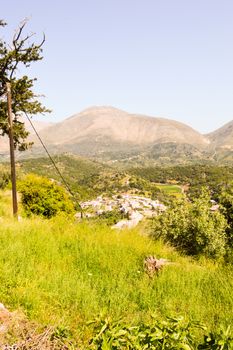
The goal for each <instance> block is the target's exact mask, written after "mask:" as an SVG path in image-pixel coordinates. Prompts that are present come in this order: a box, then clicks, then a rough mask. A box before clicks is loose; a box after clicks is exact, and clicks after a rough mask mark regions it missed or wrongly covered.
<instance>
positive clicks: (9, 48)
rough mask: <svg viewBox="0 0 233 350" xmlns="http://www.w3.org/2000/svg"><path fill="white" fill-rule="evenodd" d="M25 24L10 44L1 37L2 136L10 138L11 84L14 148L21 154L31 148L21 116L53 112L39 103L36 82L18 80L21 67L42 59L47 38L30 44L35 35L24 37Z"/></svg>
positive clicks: (0, 112) (2, 23) (24, 78)
mask: <svg viewBox="0 0 233 350" xmlns="http://www.w3.org/2000/svg"><path fill="white" fill-rule="evenodd" d="M26 24H27V21H26V20H25V21H23V22H22V23H21V24H20V26H19V28H18V30H17V31H16V33H15V35H14V36H13V39H12V41H11V42H10V43H6V42H5V40H4V39H3V38H1V37H0V136H1V135H2V136H3V135H5V134H8V123H7V101H6V83H7V82H10V83H11V94H12V112H13V115H14V118H13V130H14V145H15V148H18V149H19V150H21V151H22V150H25V149H27V148H28V146H29V143H27V142H26V138H27V136H28V135H29V133H28V131H26V129H25V125H24V123H23V122H21V121H19V116H20V115H22V114H23V113H27V114H28V115H30V116H32V115H35V114H38V113H46V112H50V111H49V110H48V109H47V108H46V107H44V106H43V105H42V104H41V102H40V101H39V100H38V95H36V94H35V93H34V92H33V85H34V82H35V81H36V78H33V79H31V78H29V77H28V76H26V75H24V76H22V77H18V76H17V72H18V68H19V67H20V66H24V67H29V66H30V65H31V63H32V62H36V61H39V60H41V59H42V58H43V57H42V46H43V44H44V41H45V37H43V40H42V41H41V42H40V43H39V44H35V43H33V42H32V43H31V42H30V39H31V37H32V36H33V34H31V35H25V34H24V30H25V26H26ZM5 26H6V23H5V22H4V21H3V20H0V29H3V28H4V27H5Z"/></svg>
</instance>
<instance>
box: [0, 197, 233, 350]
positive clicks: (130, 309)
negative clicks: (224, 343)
mask: <svg viewBox="0 0 233 350" xmlns="http://www.w3.org/2000/svg"><path fill="white" fill-rule="evenodd" d="M8 200H9V197H8V196H7V193H5V192H2V195H1V198H0V207H1V212H2V214H3V213H6V208H7V206H8V209H9V203H8ZM21 210H22V209H21ZM1 220H3V221H2V222H3V223H4V224H3V225H1V232H0V242H1V251H0V268H1V289H0V300H1V302H3V303H4V304H5V305H6V306H7V307H8V308H10V309H11V310H20V309H22V310H23V311H24V312H25V313H26V315H27V317H28V318H29V319H30V320H33V321H36V322H37V323H39V324H41V325H48V324H49V325H51V326H53V327H58V329H60V330H61V329H66V330H67V332H68V334H70V337H71V338H72V339H79V340H80V344H84V345H83V348H84V349H88V348H89V345H88V342H89V339H90V337H92V339H94V338H95V336H94V334H96V336H97V334H99V331H98V332H97V331H95V329H96V328H95V327H96V324H92V325H89V326H88V325H86V322H87V321H89V320H91V319H93V318H95V317H98V315H101V314H102V315H106V316H108V317H111V318H112V319H113V320H118V319H119V318H121V319H122V320H123V323H124V324H125V325H126V324H128V325H129V327H131V326H136V327H139V328H138V334H139V335H138V341H139V340H140V339H141V336H140V334H141V332H142V329H143V327H144V329H145V330H147V332H152V333H153V334H154V333H155V332H156V330H155V329H154V328H153V327H154V326H153V325H155V323H153V322H152V323H151V321H150V315H151V314H154V313H155V314H156V320H157V322H156V324H157V327H161V324H160V321H163V320H164V318H165V316H166V315H167V316H173V315H183V316H184V317H185V321H187V322H188V320H192V319H193V320H199V321H201V322H203V323H205V324H206V326H207V328H208V331H205V333H206V332H207V333H208V332H209V331H212V332H213V333H214V334H215V332H216V331H217V330H218V328H219V325H220V324H222V325H223V327H224V328H225V329H226V327H227V326H228V325H231V324H232V321H233V320H232V315H231V313H229V310H231V309H232V307H233V305H232V296H231V291H232V287H233V286H232V280H233V279H232V277H233V275H232V269H231V268H230V267H229V266H227V265H224V264H220V263H219V264H217V263H216V262H212V261H210V260H204V259H203V260H199V261H194V260H192V259H190V258H187V257H182V256H181V255H179V254H178V253H177V252H176V251H175V250H174V249H172V248H169V247H167V246H166V245H164V244H162V243H161V242H160V241H154V242H153V241H152V240H151V239H150V238H149V237H147V236H145V235H144V234H143V235H142V234H141V233H142V232H144V228H143V231H141V229H140V227H138V228H136V229H134V230H126V231H121V232H120V233H119V232H115V231H113V230H110V229H109V228H108V226H106V225H104V224H101V223H100V222H98V223H95V222H88V221H87V222H86V221H85V220H84V221H83V222H82V223H75V222H74V221H73V220H71V219H68V218H65V217H59V216H57V217H56V218H52V219H51V220H49V221H47V220H43V219H41V218H37V219H35V218H31V219H27V218H25V219H22V221H21V222H14V221H12V220H9V219H8V218H7V216H4V217H3V218H2V219H1ZM148 255H155V256H157V257H158V258H159V257H163V258H167V259H168V260H170V261H171V262H173V264H172V265H168V266H166V267H164V270H163V271H162V272H161V273H160V274H159V275H158V276H155V278H153V279H151V278H149V277H148V276H147V274H146V273H145V272H144V267H143V261H144V258H145V257H146V256H148ZM6 257H7V259H6ZM114 327H115V326H114ZM114 327H113V328H114ZM148 327H149V328H148ZM150 327H151V328H150ZM127 329H128V328H127ZM165 329H167V328H166V327H165ZM165 329H164V332H165ZM167 331H168V329H167ZM95 332H96V333H95ZM114 332H115V331H114ZM128 332H129V334H131V333H132V334H131V335H132V336H133V334H134V331H133V330H132V331H131V330H128ZM135 332H137V331H136V330H135ZM172 332H173V331H171V333H172ZM207 333H206V334H207ZM114 334H115V333H114ZM164 334H165V333H164ZM202 335H203V332H202V331H201V330H199V331H198V329H197V330H196V340H195V341H196V342H197V343H198V342H199V343H201V342H202V339H203V338H202ZM114 336H115V335H114ZM119 337H120V339H121V338H122V335H119ZM135 337H136V338H137V333H136V335H135ZM168 338H169V337H168ZM213 339H216V337H215V336H213ZM170 340H171V339H170ZM170 340H169V339H167V342H168V344H169V341H170ZM119 341H120V340H119ZM140 341H143V339H141V340H140ZM214 341H215V340H214ZM135 342H136V339H135ZM80 346H81V345H80ZM93 346H94V343H93ZM98 346H99V345H98ZM101 346H102V345H101ZM102 348H103V349H104V346H103V347H102ZM210 348H211V347H210ZM94 349H95V348H94ZM96 349H101V347H96ZM105 349H108V348H106V347H105ZM109 349H114V347H112V348H111V347H109ZM129 349H130V348H129ZM216 349H220V348H216ZM229 349H230V347H229Z"/></svg>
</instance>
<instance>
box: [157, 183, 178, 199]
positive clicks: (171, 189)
mask: <svg viewBox="0 0 233 350" xmlns="http://www.w3.org/2000/svg"><path fill="white" fill-rule="evenodd" d="M156 187H158V188H159V189H160V190H163V191H164V193H165V194H168V195H173V196H180V195H181V193H182V189H181V187H180V186H179V185H170V184H159V183H156Z"/></svg>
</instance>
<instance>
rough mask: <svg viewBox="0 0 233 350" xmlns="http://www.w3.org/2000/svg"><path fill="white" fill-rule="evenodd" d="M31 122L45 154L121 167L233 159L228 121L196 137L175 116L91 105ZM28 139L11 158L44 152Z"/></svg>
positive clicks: (1, 144)
mask: <svg viewBox="0 0 233 350" xmlns="http://www.w3.org/2000/svg"><path fill="white" fill-rule="evenodd" d="M26 122H28V121H26ZM34 125H35V127H36V129H37V130H38V131H39V134H40V137H41V139H42V140H43V142H44V144H45V145H46V146H47V148H48V150H49V151H50V153H51V154H61V153H70V154H76V155H81V156H84V157H89V158H94V159H96V160H100V161H105V162H106V161H107V162H111V163H114V162H117V163H119V162H121V163H122V164H124V165H127V164H129V163H130V165H132V164H147V165H150V164H151V163H156V164H163V165H164V164H166V165H169V164H180V163H182V164H187V163H190V162H202V161H204V162H206V161H208V162H216V161H217V162H222V161H223V162H227V163H229V162H232V160H233V122H230V123H228V124H226V125H225V126H223V127H222V128H220V129H219V130H216V131H214V132H213V133H210V134H208V135H202V134H200V133H199V132H197V131H196V130H194V129H193V128H191V127H190V126H188V125H186V124H183V123H180V122H177V121H175V120H170V119H166V118H159V117H149V116H146V115H141V114H132V113H127V112H125V111H122V110H119V109H117V108H113V107H91V108H88V109H86V110H84V111H82V112H80V113H78V114H75V115H73V116H71V117H69V118H67V119H65V120H64V121H62V122H59V123H54V124H52V125H46V124H45V123H39V124H38V123H35V122H34ZM28 127H29V126H28ZM5 141H6V140H3V139H2V138H1V137H0V155H1V154H6V153H5V152H6V151H7V150H8V141H7V145H6V142H5ZM29 141H33V142H34V146H33V147H32V149H31V150H29V151H26V152H23V153H18V154H17V157H18V158H17V159H20V158H22V157H23V158H25V157H38V156H42V155H45V152H44V150H43V148H42V146H41V144H40V142H39V140H38V139H37V137H36V135H35V134H33V133H32V134H31V135H30V137H29ZM8 153H9V152H8Z"/></svg>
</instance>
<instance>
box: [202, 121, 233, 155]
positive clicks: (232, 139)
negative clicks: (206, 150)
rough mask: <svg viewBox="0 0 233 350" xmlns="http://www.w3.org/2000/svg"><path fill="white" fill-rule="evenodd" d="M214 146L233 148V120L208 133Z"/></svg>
mask: <svg viewBox="0 0 233 350" xmlns="http://www.w3.org/2000/svg"><path fill="white" fill-rule="evenodd" d="M206 137H207V138H208V139H209V140H210V142H211V146H212V147H215V148H216V147H220V148H223V149H229V150H233V121H231V122H229V123H227V124H225V125H223V126H222V127H221V128H219V129H217V130H215V131H213V132H212V133H209V134H207V135H206Z"/></svg>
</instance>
